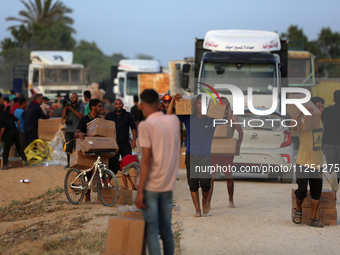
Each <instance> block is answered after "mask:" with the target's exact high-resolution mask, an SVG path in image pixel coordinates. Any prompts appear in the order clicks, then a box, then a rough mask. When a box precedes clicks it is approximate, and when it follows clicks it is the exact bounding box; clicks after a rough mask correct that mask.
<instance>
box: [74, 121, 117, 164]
mask: <svg viewBox="0 0 340 255" xmlns="http://www.w3.org/2000/svg"><path fill="white" fill-rule="evenodd" d="M87 129H88V133H87V135H88V136H87V137H85V139H84V140H82V141H81V140H80V139H77V141H76V150H75V152H73V153H72V154H71V157H70V167H73V168H78V169H82V170H84V169H88V168H90V167H91V166H92V165H93V163H94V162H95V161H96V159H97V156H91V155H89V154H88V153H86V152H95V151H99V150H113V151H114V152H117V151H118V149H119V148H118V145H117V142H116V127H115V122H114V121H109V120H103V119H100V118H96V119H94V120H93V121H91V122H89V123H88V124H87ZM100 156H101V158H102V162H103V164H106V165H107V166H108V163H109V162H108V161H109V158H112V157H113V156H114V154H111V153H102V154H100Z"/></svg>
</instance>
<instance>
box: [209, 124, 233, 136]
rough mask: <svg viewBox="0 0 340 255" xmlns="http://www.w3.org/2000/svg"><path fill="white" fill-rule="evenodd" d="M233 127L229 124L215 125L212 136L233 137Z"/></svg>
mask: <svg viewBox="0 0 340 255" xmlns="http://www.w3.org/2000/svg"><path fill="white" fill-rule="evenodd" d="M233 136H234V132H233V128H232V127H231V126H230V125H229V124H223V125H217V126H216V128H215V133H214V137H216V138H233Z"/></svg>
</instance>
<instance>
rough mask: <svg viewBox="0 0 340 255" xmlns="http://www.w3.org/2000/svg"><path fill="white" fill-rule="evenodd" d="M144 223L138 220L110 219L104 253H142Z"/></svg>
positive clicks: (134, 254) (135, 254) (132, 254)
mask: <svg viewBox="0 0 340 255" xmlns="http://www.w3.org/2000/svg"><path fill="white" fill-rule="evenodd" d="M144 228H145V222H144V221H143V220H138V219H126V218H110V219H109V227H108V231H107V242H106V253H108V254H129V255H130V254H131V255H137V254H138V255H140V254H142V251H143V242H144Z"/></svg>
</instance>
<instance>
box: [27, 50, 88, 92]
mask: <svg viewBox="0 0 340 255" xmlns="http://www.w3.org/2000/svg"><path fill="white" fill-rule="evenodd" d="M30 58H31V64H30V65H29V67H28V91H27V92H28V97H29V98H30V97H32V96H33V95H34V94H37V93H40V94H43V95H44V96H47V97H49V98H50V99H54V98H56V95H57V94H58V93H59V94H60V95H61V96H64V95H66V94H67V93H69V95H71V94H72V93H77V94H78V96H79V98H80V99H81V98H82V97H83V91H84V90H86V86H87V85H86V84H87V71H86V69H85V68H84V66H83V65H81V64H73V52H70V51H32V52H31V56H30Z"/></svg>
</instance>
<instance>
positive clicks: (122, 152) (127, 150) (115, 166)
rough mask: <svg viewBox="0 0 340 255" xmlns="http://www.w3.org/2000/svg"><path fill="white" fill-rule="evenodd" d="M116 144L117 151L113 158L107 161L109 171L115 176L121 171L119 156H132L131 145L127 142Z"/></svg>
mask: <svg viewBox="0 0 340 255" xmlns="http://www.w3.org/2000/svg"><path fill="white" fill-rule="evenodd" d="M117 144H118V147H119V151H118V152H117V154H116V155H115V156H114V157H113V158H110V160H109V169H111V170H112V171H113V172H114V174H116V173H117V172H118V171H119V170H121V169H120V161H119V156H122V158H123V157H125V156H126V155H128V154H132V149H131V144H130V142H129V141H127V142H120V143H117Z"/></svg>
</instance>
